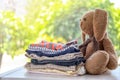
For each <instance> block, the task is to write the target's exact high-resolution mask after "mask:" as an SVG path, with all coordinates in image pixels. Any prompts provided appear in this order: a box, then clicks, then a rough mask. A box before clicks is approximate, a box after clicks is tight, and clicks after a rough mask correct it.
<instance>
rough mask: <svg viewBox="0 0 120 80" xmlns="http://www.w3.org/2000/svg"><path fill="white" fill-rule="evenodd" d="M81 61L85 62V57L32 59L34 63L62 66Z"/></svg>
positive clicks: (76, 63) (72, 64) (73, 64)
mask: <svg viewBox="0 0 120 80" xmlns="http://www.w3.org/2000/svg"><path fill="white" fill-rule="evenodd" d="M81 62H83V63H85V59H84V58H83V57H76V58H74V59H70V60H41V61H38V60H37V59H31V63H32V64H34V65H45V64H54V65H60V66H76V65H78V64H80V63H81Z"/></svg>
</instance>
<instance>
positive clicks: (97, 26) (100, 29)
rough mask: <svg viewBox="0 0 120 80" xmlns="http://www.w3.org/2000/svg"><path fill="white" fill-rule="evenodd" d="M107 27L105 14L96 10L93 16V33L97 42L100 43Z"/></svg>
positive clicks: (103, 11)
mask: <svg viewBox="0 0 120 80" xmlns="http://www.w3.org/2000/svg"><path fill="white" fill-rule="evenodd" d="M106 27H107V12H106V11H105V10H101V9H96V10H95V13H94V15H93V31H94V36H95V39H96V40H97V41H101V40H102V39H103V37H104V35H105V32H106Z"/></svg>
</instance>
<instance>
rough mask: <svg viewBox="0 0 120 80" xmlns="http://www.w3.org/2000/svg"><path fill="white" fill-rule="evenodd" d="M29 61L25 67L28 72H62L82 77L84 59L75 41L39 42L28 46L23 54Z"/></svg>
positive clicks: (84, 71)
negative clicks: (62, 42) (63, 42)
mask: <svg viewBox="0 0 120 80" xmlns="http://www.w3.org/2000/svg"><path fill="white" fill-rule="evenodd" d="M25 55H26V56H27V57H28V58H30V59H31V62H28V63H27V64H26V65H25V68H26V69H27V70H28V71H30V72H36V73H38V72H62V73H68V74H77V75H83V74H85V73H86V70H85V68H84V63H85V59H84V57H83V54H82V52H80V50H79V49H78V47H77V41H71V42H68V43H66V44H61V43H51V42H46V41H41V42H40V43H38V44H30V46H29V47H28V49H27V50H26V54H25Z"/></svg>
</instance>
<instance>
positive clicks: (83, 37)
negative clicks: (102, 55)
mask: <svg viewBox="0 0 120 80" xmlns="http://www.w3.org/2000/svg"><path fill="white" fill-rule="evenodd" d="M85 36H86V35H85V33H83V32H82V41H83V42H85Z"/></svg>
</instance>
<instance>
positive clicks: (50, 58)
mask: <svg viewBox="0 0 120 80" xmlns="http://www.w3.org/2000/svg"><path fill="white" fill-rule="evenodd" d="M25 56H26V57H28V58H30V59H37V60H39V61H40V60H70V59H74V58H76V57H83V54H82V53H81V52H75V53H72V54H69V53H68V54H65V55H60V56H55V57H47V56H42V57H39V56H37V55H36V54H27V53H26V54H25Z"/></svg>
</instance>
